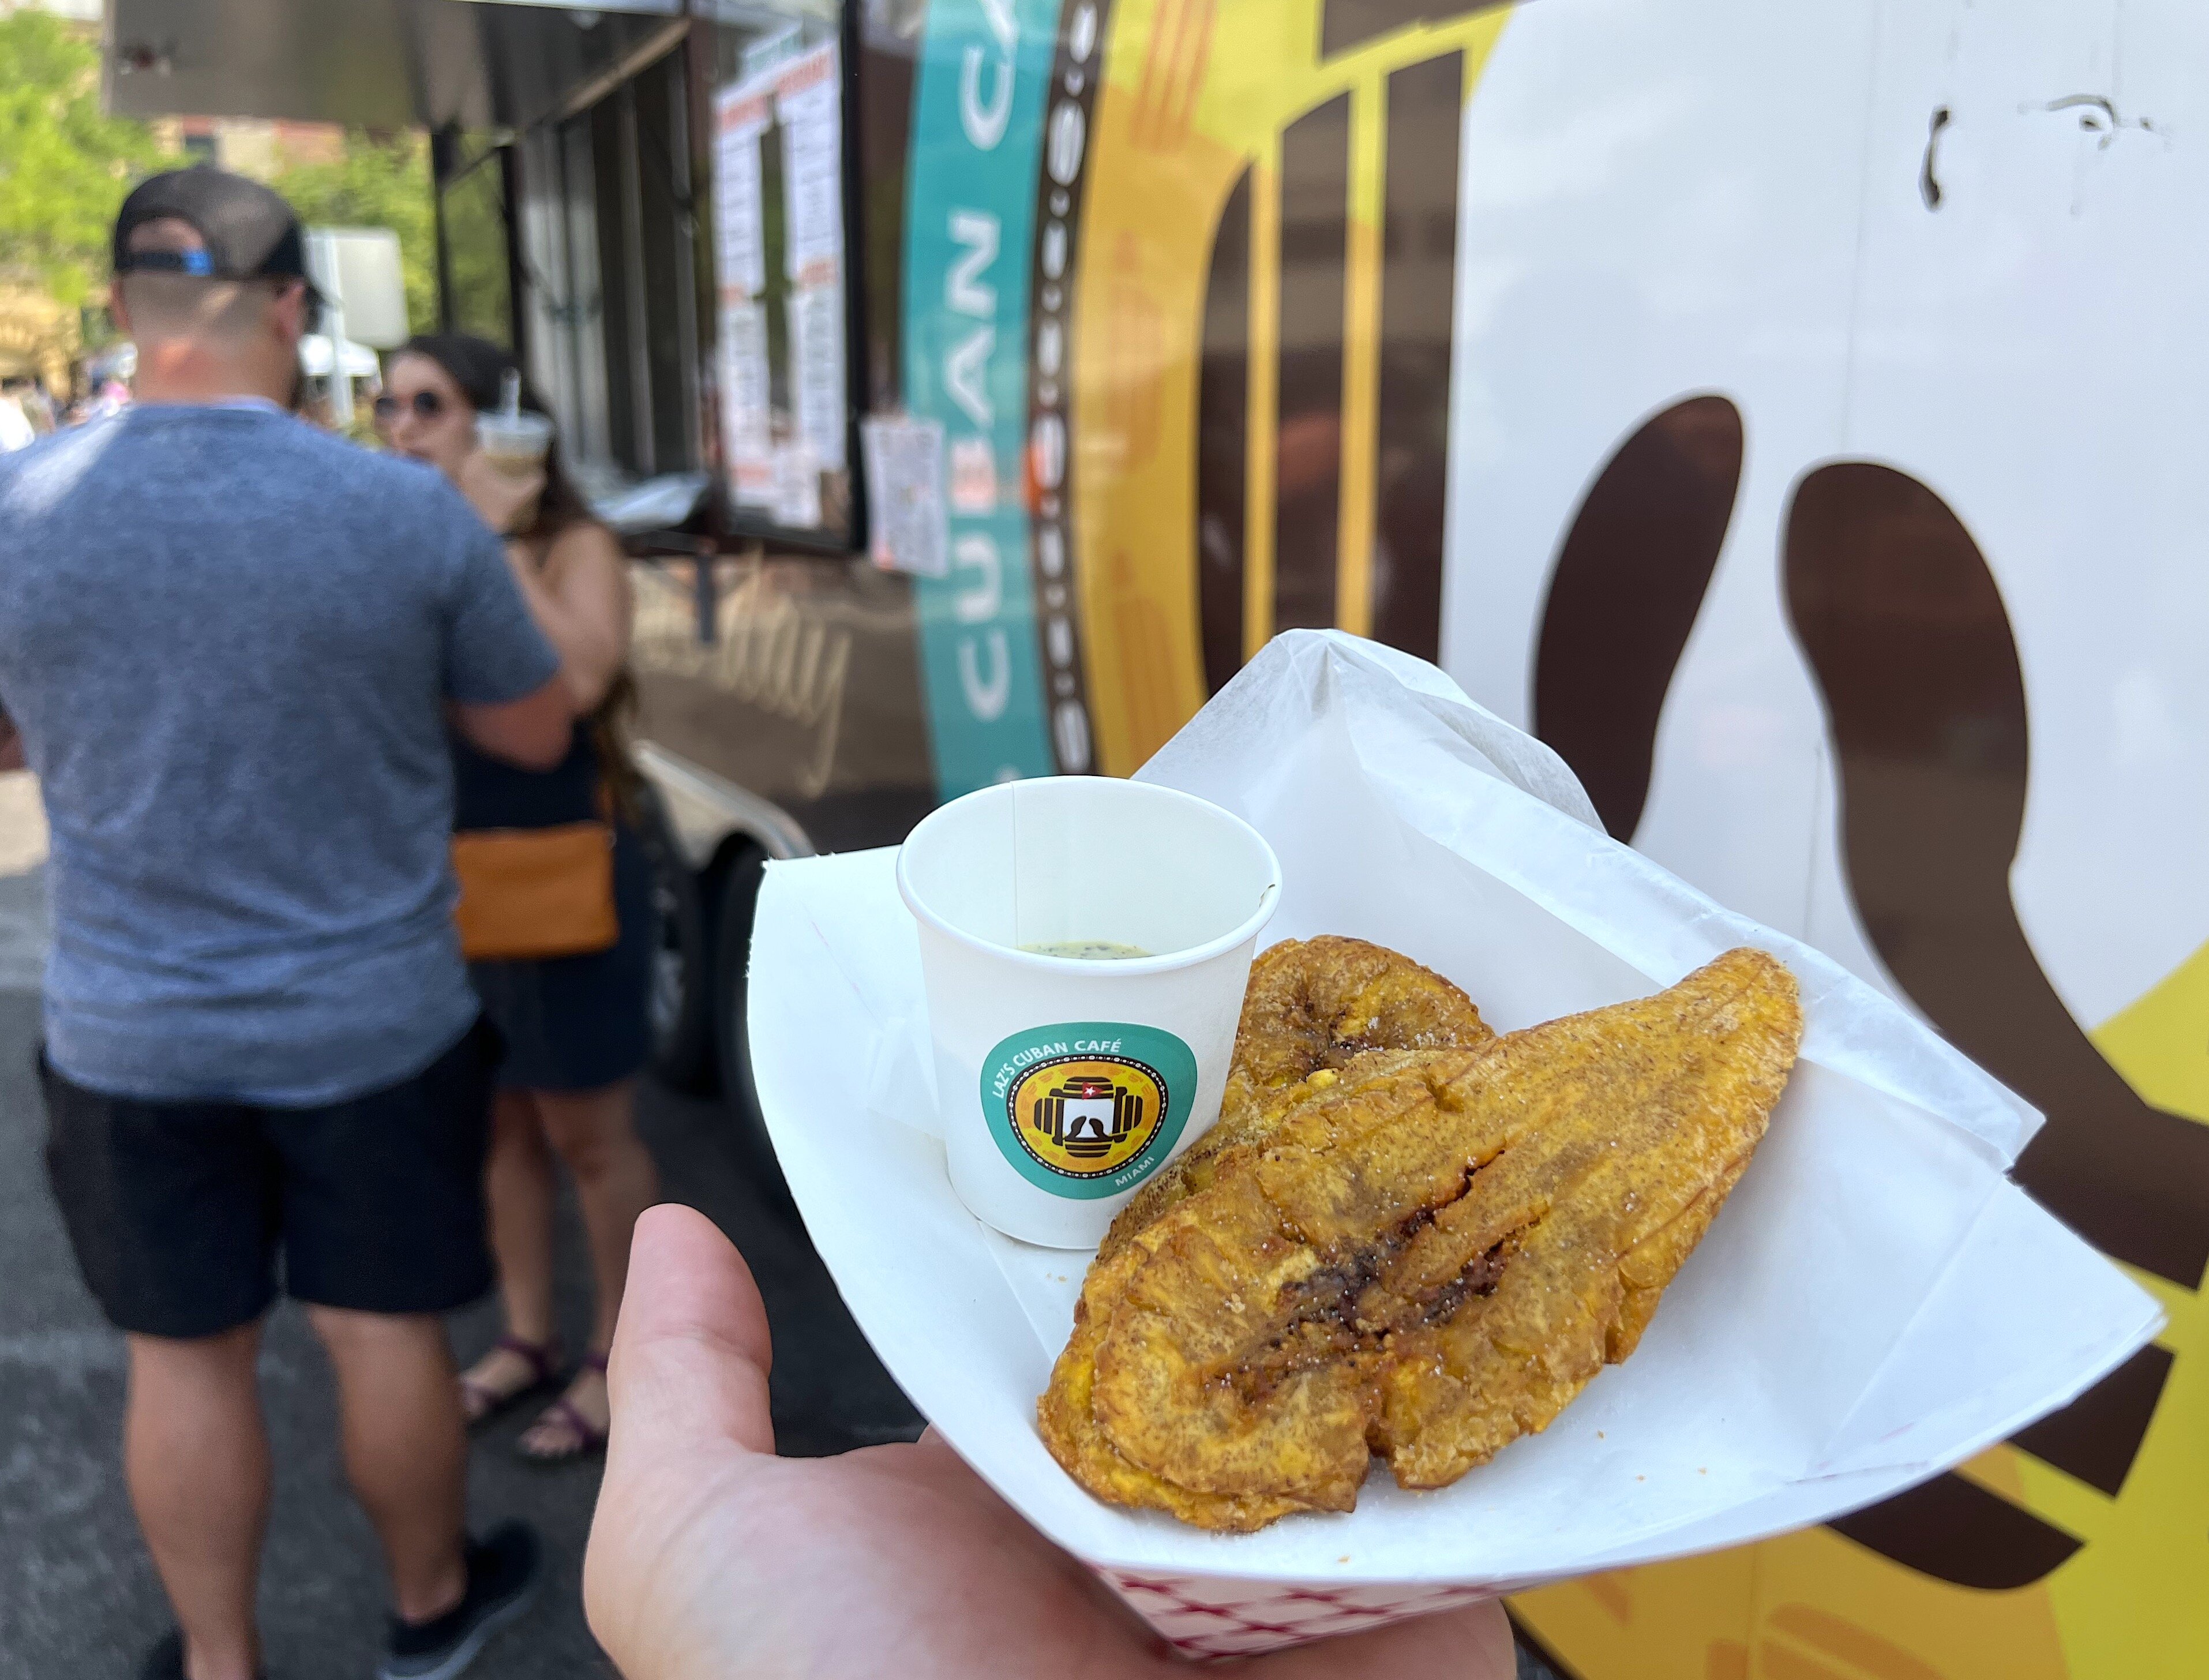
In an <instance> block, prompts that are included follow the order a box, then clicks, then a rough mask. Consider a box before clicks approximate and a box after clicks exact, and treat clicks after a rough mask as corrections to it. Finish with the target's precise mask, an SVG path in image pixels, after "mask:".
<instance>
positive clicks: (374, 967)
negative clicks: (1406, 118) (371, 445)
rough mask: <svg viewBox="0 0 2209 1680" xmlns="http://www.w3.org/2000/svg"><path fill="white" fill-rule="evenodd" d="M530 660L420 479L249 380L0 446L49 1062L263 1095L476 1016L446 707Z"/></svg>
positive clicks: (477, 695)
mask: <svg viewBox="0 0 2209 1680" xmlns="http://www.w3.org/2000/svg"><path fill="white" fill-rule="evenodd" d="M557 665H558V661H557V657H556V656H555V654H554V653H553V652H552V649H551V647H550V646H549V645H548V644H547V643H546V641H545V638H544V637H543V636H542V635H540V634H539V632H538V630H537V629H536V627H535V626H534V625H533V623H532V622H531V620H530V618H529V615H528V611H527V608H526V607H525V606H524V605H523V604H522V601H521V595H520V593H519V592H518V591H517V590H516V589H515V584H514V580H513V578H512V577H511V575H509V573H508V571H507V568H506V562H505V559H504V557H503V555H502V553H501V551H500V547H499V544H498V541H497V539H496V538H494V537H493V536H492V535H491V533H490V531H489V530H487V529H486V528H485V526H484V524H483V523H482V521H480V520H479V519H478V518H477V517H476V516H475V515H474V514H473V513H472V511H471V510H470V509H469V508H468V506H467V504H466V503H465V502H464V501H463V500H462V499H461V498H460V495H459V494H458V493H457V492H456V491H454V490H453V489H452V487H451V486H450V485H448V484H446V483H445V481H444V480H443V479H442V478H441V477H440V476H438V474H436V473H435V472H433V471H431V470H430V469H429V468H427V467H420V466H417V465H414V464H412V463H411V462H407V461H400V460H398V459H396V458H394V457H393V456H389V455H374V454H371V453H370V452H369V451H367V450H365V449H358V448H357V447H355V446H354V445H352V444H351V443H345V442H342V441H341V440H340V439H337V438H334V437H328V436H326V435H324V434H323V433H322V432H319V431H316V430H315V429H314V428H313V427H312V426H310V425H306V424H305V423H304V422H303V421H300V420H297V419H294V418H291V417H290V416H288V415H285V414H281V413H279V412H277V411H276V410H275V409H274V408H272V407H269V406H266V405H251V406H248V405H242V404H240V405H227V404H226V405H217V406H207V407H199V406H149V407H141V408H136V409H133V410H129V411H128V412H124V413H123V414H121V415H119V416H117V417H116V418H112V419H108V420H102V421H99V422H95V423H94V424H93V425H87V426H84V427H82V428H81V429H79V430H77V431H70V432H63V433H60V434H58V435H57V436H55V437H51V438H49V439H46V440H45V441H44V442H42V443H39V444H38V445H37V446H36V447H34V448H33V449H27V450H24V451H22V452H21V453H20V454H16V455H9V456H7V457H6V458H5V459H4V460H0V707H4V708H6V710H7V713H8V715H9V717H10V718H12V719H13V720H15V725H16V726H17V728H18V729H19V730H20V731H21V734H22V738H23V744H24V750H25V752H26V755H27V758H28V760H29V762H30V766H31V768H33V770H35V771H37V772H38V774H39V778H40V779H41V781H42V783H43V786H44V791H45V801H46V814H47V818H48V821H49V824H50V827H51V830H52V835H53V841H52V846H53V849H52V855H51V865H50V887H51V898H52V903H53V910H54V948H53V954H52V957H51V960H50V961H49V963H48V965H47V971H46V1000H45V1027H46V1049H47V1054H48V1056H49V1057H50V1058H51V1061H52V1063H53V1064H54V1066H55V1067H56V1068H57V1069H59V1070H60V1071H61V1072H62V1073H63V1074H64V1075H67V1076H68V1077H69V1079H71V1080H73V1081H75V1082H77V1083H79V1084H81V1085H84V1086H87V1087H90V1088H92V1089H94V1090H99V1091H105V1092H109V1093H114V1094H117V1095H122V1096H133V1097H141V1098H148V1099H155V1100H169V1101H180V1100H192V1099H227V1100H235V1101H240V1102H251V1103H262V1104H268V1105H311V1104H320V1103H330V1102H337V1101H341V1100H343V1099H346V1098H348V1097H352V1096H358V1095H359V1094H361V1093H364V1092H367V1091H371V1090H375V1089H376V1088H377V1087H382V1086H385V1085H389V1084H392V1083H394V1082H395V1081H399V1080H402V1079H405V1078H407V1077H409V1076H410V1075H413V1074H414V1073H417V1072H418V1071H419V1070H420V1069H423V1068H424V1067H426V1066H428V1065H429V1063H430V1062H432V1061H434V1060H435V1059H436V1057H437V1056H438V1055H439V1054H440V1053H442V1051H444V1050H445V1049H446V1048H447V1047H448V1045H451V1044H452V1042H453V1041H454V1039H457V1038H458V1037H459V1036H460V1033H462V1032H464V1031H465V1030H466V1027H467V1026H468V1024H469V1023H470V1022H471V1021H472V1020H473V1019H474V1017H475V1013H476V1003H475V1000H474V997H473V996H472V993H471V992H470V991H469V988H468V979H467V972H466V967H465V966H464V965H463V964H462V962H461V960H460V945H459V942H458V939H457V937H456V936H455V934H454V927H453V918H452V910H453V900H454V882H453V875H452V865H451V860H450V846H451V838H452V828H453V793H452V766H451V757H450V751H449V749H448V744H447V739H446V735H445V722H444V702H446V701H447V700H448V699H449V700H455V701H460V702H472V703H479V704H480V703H493V702H504V701H510V700H517V699H520V698H521V696H522V695H527V694H529V693H531V692H533V690H535V689H538V688H539V687H541V686H543V684H544V683H545V682H546V681H547V680H548V679H549V678H550V677H551V676H552V675H553V673H554V671H556V670H557Z"/></svg>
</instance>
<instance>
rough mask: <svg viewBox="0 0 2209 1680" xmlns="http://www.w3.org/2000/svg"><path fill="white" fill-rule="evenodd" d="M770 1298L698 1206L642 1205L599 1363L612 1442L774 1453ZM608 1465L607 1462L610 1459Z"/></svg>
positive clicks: (662, 1450) (654, 1449)
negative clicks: (607, 1353)
mask: <svg viewBox="0 0 2209 1680" xmlns="http://www.w3.org/2000/svg"><path fill="white" fill-rule="evenodd" d="M771 1358H772V1356H771V1352H770V1346H769V1342H768V1337H767V1308H766V1306H765V1305H764V1304H762V1303H761V1300H760V1292H759V1286H758V1285H756V1284H755V1283H754V1282H753V1281H752V1274H751V1268H749V1267H748V1266H746V1265H745V1264H744V1260H743V1255H740V1254H738V1253H737V1250H736V1249H735V1247H734V1245H732V1244H731V1243H730V1241H729V1239H728V1238H727V1237H724V1236H723V1235H721V1233H720V1231H719V1229H717V1228H716V1227H715V1225H713V1221H712V1220H710V1219H707V1218H706V1216H705V1215H704V1214H702V1213H698V1212H697V1211H696V1210H695V1209H693V1208H689V1207H682V1206H679V1205H677V1204H676V1203H672V1202H669V1203H664V1204H662V1205H661V1206H659V1207H653V1208H648V1209H647V1210H646V1212H645V1213H644V1215H643V1217H642V1218H641V1219H638V1220H637V1222H636V1232H635V1237H634V1238H633V1239H632V1240H631V1243H630V1245H629V1284H628V1287H627V1288H626V1289H624V1290H623V1293H622V1307H621V1319H620V1322H618V1324H617V1326H616V1328H615V1330H614V1345H613V1353H612V1359H611V1364H610V1365H609V1367H608V1370H607V1373H606V1382H607V1394H608V1398H609V1400H610V1401H611V1408H612V1412H613V1438H612V1441H611V1443H610V1448H611V1451H612V1452H614V1453H616V1454H621V1455H622V1456H623V1457H624V1458H626V1457H628V1456H629V1453H628V1452H626V1451H624V1448H628V1447H629V1445H630V1443H635V1445H636V1447H637V1448H640V1449H642V1450H644V1451H645V1452H647V1454H649V1455H650V1456H652V1457H655V1458H658V1457H666V1458H674V1459H679V1458H681V1457H683V1456H685V1455H687V1454H691V1453H693V1452H695V1451H703V1452H706V1453H708V1454H710V1453H711V1452H712V1451H713V1449H714V1448H723V1449H724V1450H725V1448H726V1447H727V1446H728V1445H730V1444H734V1445H736V1446H738V1447H741V1448H743V1449H744V1450H745V1451H747V1452H752V1453H773V1451H774V1425H773V1423H772V1422H771V1421H770V1420H769V1418H768V1414H767V1367H768V1365H769V1364H770V1363H771ZM609 1468H610V1469H611V1466H609Z"/></svg>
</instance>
